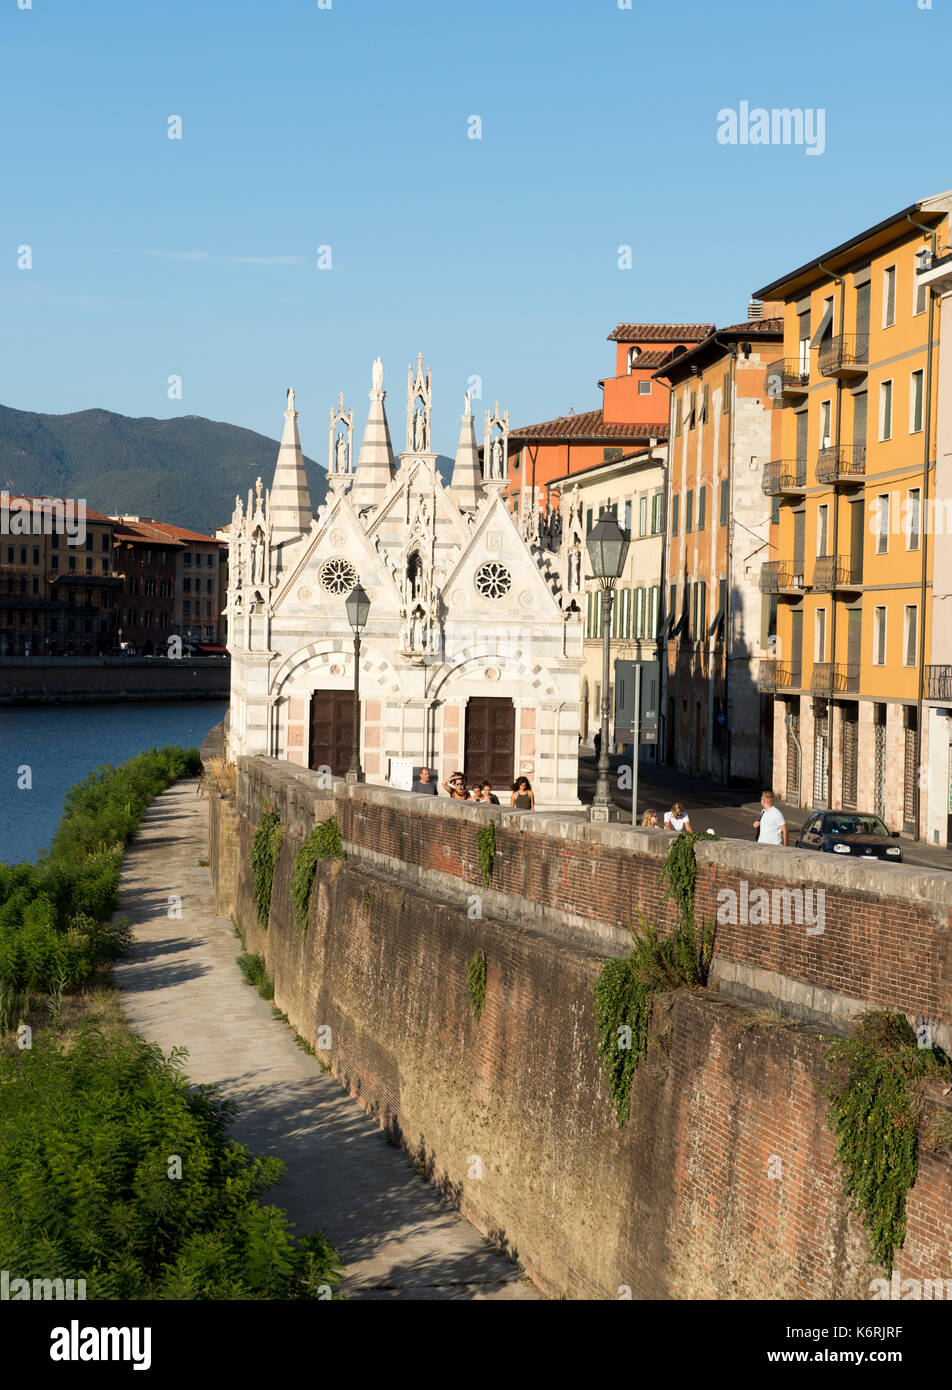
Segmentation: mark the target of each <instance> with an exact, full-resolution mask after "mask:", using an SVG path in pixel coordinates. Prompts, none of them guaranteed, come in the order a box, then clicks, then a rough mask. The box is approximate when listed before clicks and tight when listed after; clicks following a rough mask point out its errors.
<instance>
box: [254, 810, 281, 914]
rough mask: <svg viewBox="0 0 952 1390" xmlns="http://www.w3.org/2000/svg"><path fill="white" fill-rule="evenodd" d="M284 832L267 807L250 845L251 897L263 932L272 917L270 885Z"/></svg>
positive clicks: (279, 822)
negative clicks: (252, 885)
mask: <svg viewBox="0 0 952 1390" xmlns="http://www.w3.org/2000/svg"><path fill="white" fill-rule="evenodd" d="M283 834H284V829H283V827H282V825H281V817H280V816H279V815H278V813H277V811H276V810H275V809H274V807H273V806H270V805H269V806H266V807H265V809H264V810H263V811H262V812H261V817H260V819H259V821H258V824H257V825H256V826H255V833H254V839H253V840H252V842H251V872H252V876H253V882H254V887H253V890H252V891H253V896H254V900H255V909H256V911H257V913H258V922H259V923H260V925H261V926H262V927H264V929H265V931H267V930H268V921H269V919H270V916H271V885H272V883H273V882H274V869H275V865H276V864H277V862H278V855H279V854H280V853H281V838H282V836H283Z"/></svg>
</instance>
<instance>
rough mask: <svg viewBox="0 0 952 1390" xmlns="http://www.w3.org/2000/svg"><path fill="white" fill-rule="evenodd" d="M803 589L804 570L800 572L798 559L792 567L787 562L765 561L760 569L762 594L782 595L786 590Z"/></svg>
mask: <svg viewBox="0 0 952 1390" xmlns="http://www.w3.org/2000/svg"><path fill="white" fill-rule="evenodd" d="M802 588H803V569H802V566H801V568H800V569H799V570H798V569H797V562H796V558H794V562H793V564H792V565H791V564H790V562H789V561H787V560H765V561H764V563H763V564H762V565H761V567H760V592H761V593H762V594H780V593H783V591H784V590H785V589H802Z"/></svg>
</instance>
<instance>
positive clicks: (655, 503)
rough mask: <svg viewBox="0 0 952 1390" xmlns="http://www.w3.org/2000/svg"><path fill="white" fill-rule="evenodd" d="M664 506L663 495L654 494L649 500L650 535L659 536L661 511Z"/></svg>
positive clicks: (659, 493) (660, 493)
mask: <svg viewBox="0 0 952 1390" xmlns="http://www.w3.org/2000/svg"><path fill="white" fill-rule="evenodd" d="M663 506H664V493H663V492H656V493H655V495H654V497H652V499H651V534H652V535H653V536H659V535H660V534H661V509H662V507H663Z"/></svg>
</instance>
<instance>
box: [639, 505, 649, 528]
mask: <svg viewBox="0 0 952 1390" xmlns="http://www.w3.org/2000/svg"><path fill="white" fill-rule="evenodd" d="M638 534H639V536H646V535H647V534H648V499H647V497H642V498H640V500H639V502H638Z"/></svg>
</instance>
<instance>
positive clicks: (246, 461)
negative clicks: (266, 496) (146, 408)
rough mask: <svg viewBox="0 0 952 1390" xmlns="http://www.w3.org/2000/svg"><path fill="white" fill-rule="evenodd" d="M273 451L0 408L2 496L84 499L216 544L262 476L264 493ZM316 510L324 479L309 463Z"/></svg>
mask: <svg viewBox="0 0 952 1390" xmlns="http://www.w3.org/2000/svg"><path fill="white" fill-rule="evenodd" d="M277 457H278V441H277V440H276V439H267V438H265V436H264V435H263V434H256V433H255V432H254V430H245V429H241V428H240V427H239V426H238V425H226V424H223V423H221V422H220V421H218V420H205V419H203V418H202V416H200V415H187V416H184V417H180V418H179V419H176V420H155V419H153V418H151V417H150V416H145V417H144V418H142V419H132V418H130V417H129V416H127V415H115V414H113V412H112V411H110V410H80V411H77V412H76V414H74V415H34V414H32V413H31V412H30V411H26V410H11V409H10V408H9V407H7V406H2V405H0V489H2V488H5V489H6V490H7V491H8V492H11V493H13V492H21V493H32V494H34V495H43V494H46V495H49V496H53V497H84V498H85V499H86V502H87V503H88V505H89V506H90V507H92V508H93V509H94V510H96V511H100V512H106V513H108V514H109V515H116V514H117V513H125V514H127V515H129V514H131V515H138V516H153V517H155V518H156V519H157V520H159V521H170V522H172V523H173V524H174V525H177V526H187V527H190V528H191V529H192V530H197V531H203V532H205V533H206V534H213V533H214V531H215V529H216V527H218V526H225V525H227V523H228V522H229V521H230V520H231V514H232V512H233V511H234V508H235V494H236V493H239V494H240V495H241V497H242V499H244V498H245V497H246V496H247V493H248V489H249V488H250V487H253V486H254V481H255V478H257V477H258V475H259V474H260V475H261V477H262V478H263V479H264V482H265V485H266V486H268V485H270V482H271V478H272V476H273V474H274V465H275V461H276V459H277ZM305 465H306V467H307V476H308V482H309V484H310V488H311V502H312V503H313V506H314V508H315V510H316V509H317V508H318V506H319V505H320V504H321V502H323V501H324V497H325V494H326V492H327V475H326V473H325V470H324V469H323V468H321V467H320V465H319V464H317V463H315V462H314V461H313V460H312V459H307V458H306V459H305Z"/></svg>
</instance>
